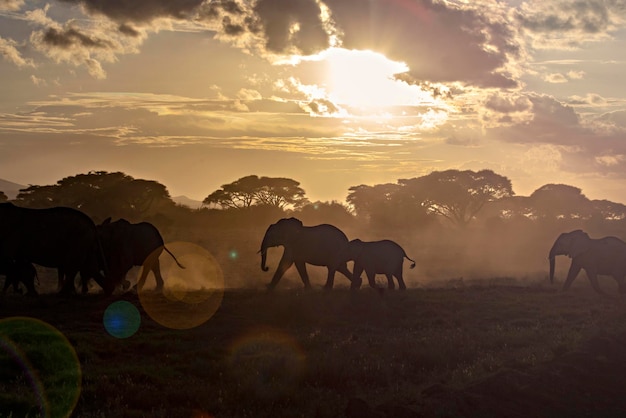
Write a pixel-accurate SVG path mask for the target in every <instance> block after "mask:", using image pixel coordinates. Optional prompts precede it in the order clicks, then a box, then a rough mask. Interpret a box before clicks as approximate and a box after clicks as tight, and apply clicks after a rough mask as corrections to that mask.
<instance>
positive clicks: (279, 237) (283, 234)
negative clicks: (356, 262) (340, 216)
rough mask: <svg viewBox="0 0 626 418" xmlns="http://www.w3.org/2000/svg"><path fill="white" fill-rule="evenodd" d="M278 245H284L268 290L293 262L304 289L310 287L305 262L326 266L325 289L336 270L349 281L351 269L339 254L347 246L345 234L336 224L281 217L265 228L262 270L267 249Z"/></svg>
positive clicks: (328, 286)
mask: <svg viewBox="0 0 626 418" xmlns="http://www.w3.org/2000/svg"><path fill="white" fill-rule="evenodd" d="M281 245H282V246H283V247H284V252H283V256H282V258H281V259H280V262H279V263H278V267H277V268H276V272H275V273H274V277H273V278H272V281H271V282H270V283H269V284H268V285H267V288H268V290H273V289H274V288H275V287H276V285H277V284H278V282H279V281H280V279H281V278H282V277H283V275H284V274H285V272H286V271H287V269H289V267H291V265H292V264H295V265H296V269H297V270H298V273H299V274H300V278H301V279H302V282H303V283H304V287H305V288H306V289H310V288H311V283H310V281H309V275H308V273H307V271H306V264H307V263H308V264H312V265H314V266H326V267H327V268H328V277H327V279H326V284H325V286H324V289H326V290H330V289H332V288H333V284H334V280H335V272H336V271H339V272H340V273H342V274H343V275H344V276H346V277H347V278H348V280H350V282H352V273H350V270H348V266H347V263H346V262H345V261H344V260H342V259H341V254H342V253H343V252H344V251H345V250H346V248H347V246H348V237H346V234H344V233H343V232H342V231H341V230H340V229H339V228H337V227H335V226H333V225H329V224H322V225H316V226H303V224H302V221H300V220H299V219H297V218H283V219H280V220H279V221H278V222H276V223H274V224H272V225H270V226H269V227H268V228H267V231H266V232H265V236H264V237H263V241H262V242H261V249H260V250H259V253H261V270H263V271H268V270H269V268H268V267H267V266H266V262H267V249H268V248H269V247H278V246H281Z"/></svg>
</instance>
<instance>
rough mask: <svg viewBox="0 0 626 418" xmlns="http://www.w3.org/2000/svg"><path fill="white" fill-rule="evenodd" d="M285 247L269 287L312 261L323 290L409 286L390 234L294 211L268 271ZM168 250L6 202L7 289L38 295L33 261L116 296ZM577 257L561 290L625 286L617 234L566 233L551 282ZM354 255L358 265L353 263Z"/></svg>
mask: <svg viewBox="0 0 626 418" xmlns="http://www.w3.org/2000/svg"><path fill="white" fill-rule="evenodd" d="M277 246H282V247H283V248H284V252H283V255H282V258H281V259H280V261H279V263H278V267H277V268H276V272H275V273H274V276H273V277H272V280H271V282H270V283H269V284H268V285H267V287H268V289H270V290H272V289H274V288H275V287H276V286H277V284H278V283H279V281H280V279H281V278H282V277H283V275H284V274H285V272H286V271H287V269H289V268H290V267H291V266H292V265H294V264H295V266H296V269H297V271H298V273H299V275H300V277H301V278H302V282H303V283H304V286H305V288H310V287H311V283H310V281H309V276H308V273H307V269H306V264H312V265H315V266H324V267H326V268H327V269H328V276H327V278H326V284H325V285H324V288H325V289H332V287H333V284H334V279H335V273H336V272H340V273H341V274H343V275H344V276H345V277H346V278H347V279H348V280H349V281H350V283H351V286H350V287H351V288H352V289H358V288H359V287H360V286H361V282H362V281H361V274H362V273H363V272H365V274H366V276H367V279H368V282H369V285H370V286H371V287H373V288H378V287H377V286H376V282H375V277H376V274H384V275H385V276H386V278H387V287H388V288H389V289H393V288H395V285H394V280H393V279H394V277H395V279H396V280H397V281H398V287H399V288H400V289H401V290H404V289H406V283H405V282H404V278H403V274H402V270H403V263H404V259H405V258H406V259H408V260H409V261H411V262H412V264H411V265H410V268H414V267H415V261H414V260H412V259H411V258H409V257H408V256H407V254H406V252H405V251H404V249H403V248H402V247H401V246H400V245H398V244H397V243H395V242H393V241H390V240H381V241H373V242H364V241H361V240H359V239H354V240H352V241H349V240H348V238H347V236H346V234H345V233H343V232H342V231H341V230H340V229H338V228H337V227H335V226H333V225H328V224H322V225H316V226H304V225H303V224H302V222H301V221H300V220H298V219H296V218H283V219H280V220H279V221H277V222H276V223H274V224H272V225H270V226H269V227H268V228H267V230H266V232H265V235H264V236H263V240H262V242H261V249H260V250H259V253H260V254H261V269H262V270H263V271H268V270H269V269H268V267H267V266H266V264H267V251H268V248H270V247H277ZM163 250H165V251H166V252H168V253H169V255H170V256H171V257H172V258H173V259H174V261H175V262H176V263H177V265H178V266H179V267H180V268H184V266H182V265H181V264H180V263H179V262H178V260H177V259H176V257H175V256H174V254H172V253H171V252H170V251H169V250H168V249H167V248H166V247H165V244H164V241H163V238H162V236H161V234H160V233H159V231H158V230H157V228H156V227H154V226H153V225H152V224H150V223H148V222H140V223H130V222H128V221H127V220H125V219H119V220H117V221H115V222H112V221H111V218H109V219H107V220H105V221H104V222H103V223H101V224H100V225H96V224H95V223H94V222H93V221H92V219H91V218H90V217H88V216H87V215H86V214H84V213H83V212H81V211H79V210H76V209H71V208H67V207H54V208H48V209H29V208H22V207H18V206H15V205H13V204H12V203H0V275H4V276H6V279H5V284H4V288H3V290H2V292H3V293H4V292H5V291H6V290H7V288H8V287H9V286H13V288H14V290H16V291H18V289H19V284H20V282H21V283H22V284H24V286H25V287H26V289H27V292H28V293H29V294H36V293H37V292H36V289H35V280H37V271H36V269H35V267H34V266H33V264H38V265H40V266H44V267H49V268H55V269H57V272H58V288H59V291H60V292H61V293H75V292H76V289H75V278H76V276H77V275H78V274H79V273H80V278H81V283H82V291H83V293H86V292H87V291H88V286H87V284H88V281H89V280H90V279H94V281H95V282H96V283H97V284H98V285H99V286H100V287H101V288H102V289H103V291H104V293H105V294H107V295H110V294H112V293H113V291H114V290H115V288H116V287H118V286H120V285H121V286H123V287H124V288H128V287H129V286H130V283H129V282H128V281H127V280H126V274H127V273H128V271H129V270H130V269H131V268H132V267H133V266H143V270H142V274H141V276H140V278H139V279H138V281H137V288H138V289H141V288H142V287H143V285H144V284H145V281H146V278H147V275H148V273H149V272H152V273H153V274H154V277H155V280H156V290H157V291H160V290H161V289H162V288H163V285H164V281H163V277H162V275H161V271H160V265H159V256H160V255H161V253H162V252H163ZM558 255H567V256H569V257H570V258H571V259H572V262H571V266H570V269H569V272H568V274H567V278H566V279H565V283H564V285H563V290H567V289H568V288H569V287H570V286H571V285H572V282H573V281H574V279H575V278H576V276H577V275H578V274H579V272H580V271H581V270H585V272H586V273H587V276H588V278H589V280H590V282H591V285H592V287H593V288H594V289H595V290H596V291H597V292H598V293H600V294H604V292H603V291H602V290H601V288H600V286H599V284H598V276H599V275H608V276H612V277H613V278H614V279H615V280H616V281H617V283H618V286H619V291H620V293H622V294H624V293H626V243H625V242H624V241H622V240H620V239H619V238H616V237H604V238H601V239H592V238H590V237H589V235H587V234H586V233H585V232H583V231H582V230H575V231H571V232H566V233H562V234H561V235H560V236H559V237H558V238H557V239H556V241H555V242H554V245H553V246H552V248H551V249H550V252H549V255H548V258H549V261H550V281H551V282H553V280H554V270H555V258H556V256H558ZM349 261H354V265H353V271H352V272H350V270H348V262H349Z"/></svg>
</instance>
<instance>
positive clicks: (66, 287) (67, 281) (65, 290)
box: [61, 270, 78, 295]
mask: <svg viewBox="0 0 626 418" xmlns="http://www.w3.org/2000/svg"><path fill="white" fill-rule="evenodd" d="M77 274H78V271H77V270H64V272H63V286H62V287H61V293H62V294H65V295H69V294H75V293H76V287H75V286H74V280H75V279H76V275H77Z"/></svg>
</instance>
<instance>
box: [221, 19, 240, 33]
mask: <svg viewBox="0 0 626 418" xmlns="http://www.w3.org/2000/svg"><path fill="white" fill-rule="evenodd" d="M222 30H223V31H224V33H225V34H226V35H230V36H237V35H241V34H242V33H244V32H245V31H246V29H245V28H244V27H243V26H242V25H239V24H236V23H232V20H231V18H230V16H224V17H223V18H222Z"/></svg>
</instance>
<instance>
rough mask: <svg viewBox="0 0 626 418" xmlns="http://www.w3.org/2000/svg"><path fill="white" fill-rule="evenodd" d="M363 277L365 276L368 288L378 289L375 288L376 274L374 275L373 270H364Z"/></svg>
mask: <svg viewBox="0 0 626 418" xmlns="http://www.w3.org/2000/svg"><path fill="white" fill-rule="evenodd" d="M365 275H366V276H367V281H368V282H369V284H370V287H371V288H372V289H378V286H376V273H374V271H373V270H367V269H366V270H365Z"/></svg>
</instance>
